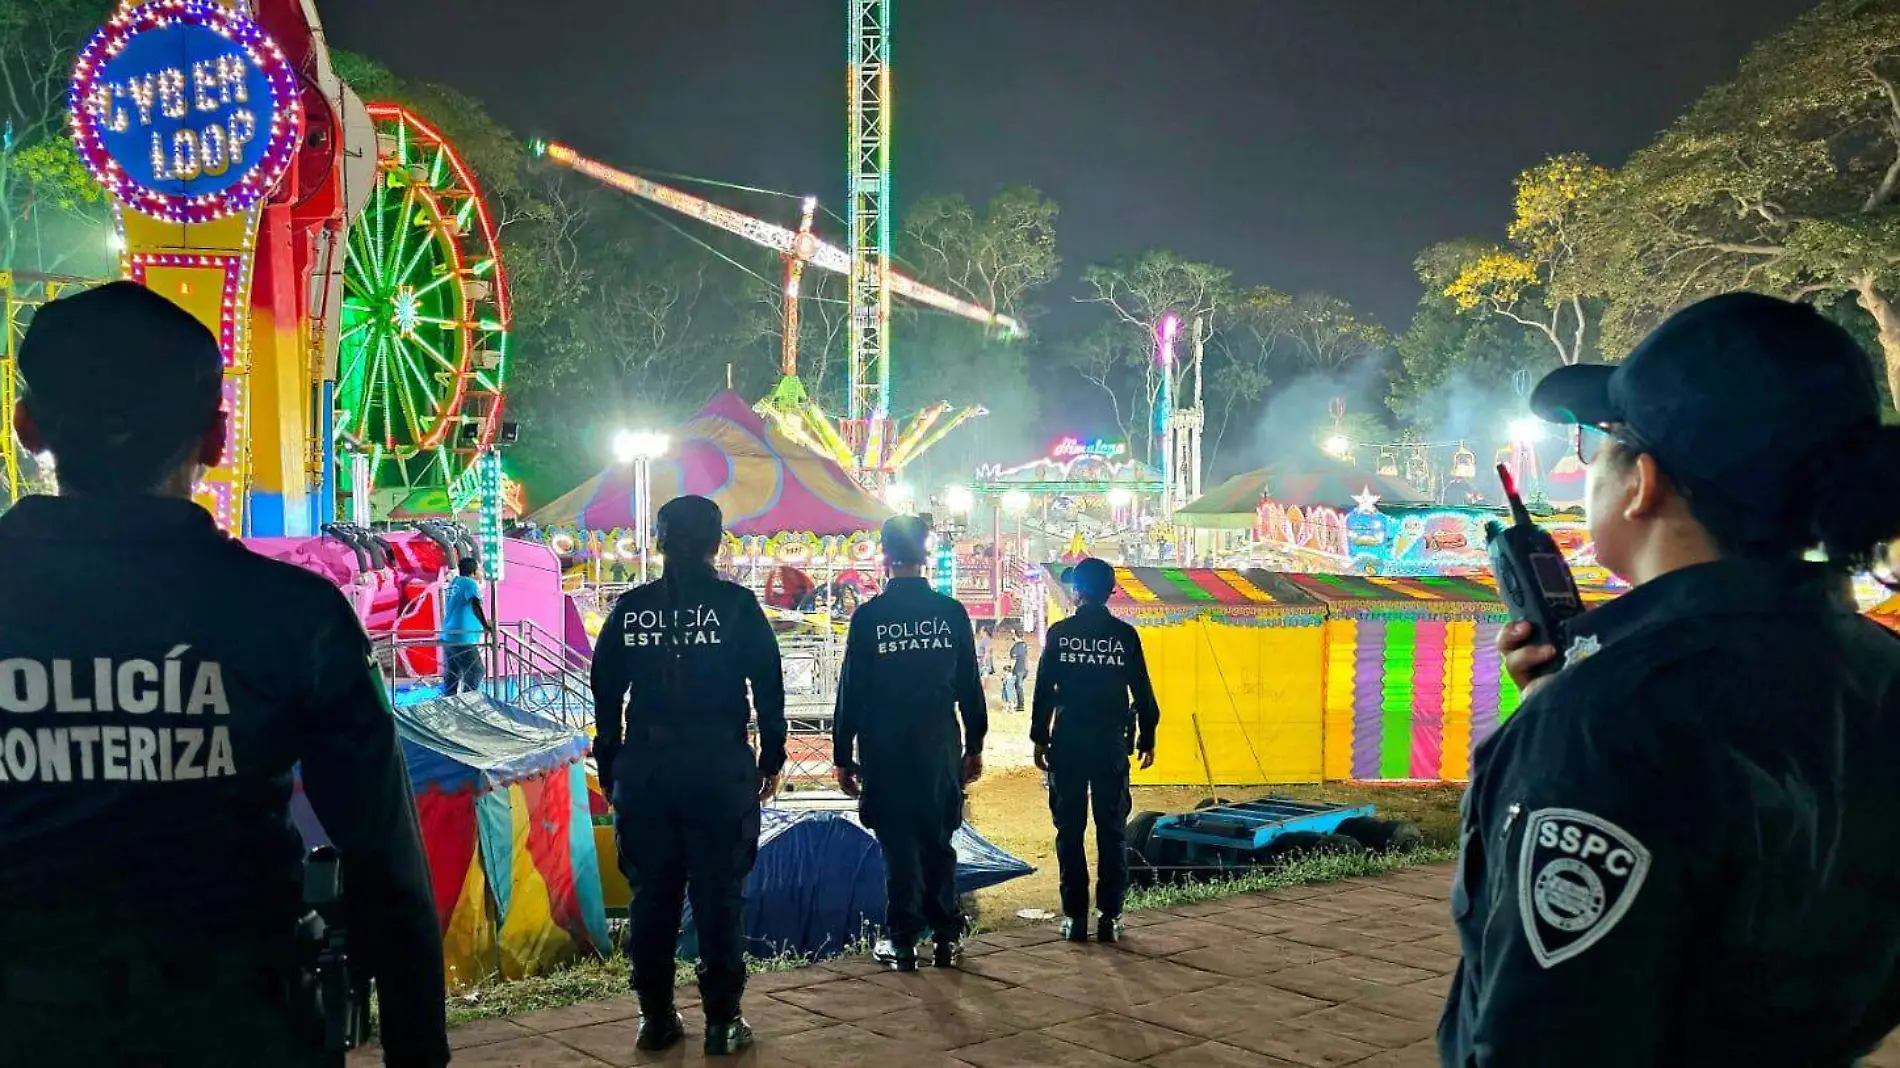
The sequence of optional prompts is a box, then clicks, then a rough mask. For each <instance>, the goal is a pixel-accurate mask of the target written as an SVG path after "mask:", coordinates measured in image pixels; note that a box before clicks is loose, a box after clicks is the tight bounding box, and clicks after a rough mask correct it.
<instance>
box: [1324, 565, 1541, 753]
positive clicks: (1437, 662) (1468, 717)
mask: <svg viewBox="0 0 1900 1068" xmlns="http://www.w3.org/2000/svg"><path fill="white" fill-rule="evenodd" d="M1289 578H1290V579H1291V581H1292V582H1293V583H1294V584H1295V585H1297V586H1299V587H1300V588H1301V589H1302V590H1304V591H1306V592H1307V593H1310V594H1311V595H1312V596H1313V597H1314V598H1315V599H1317V600H1318V601H1320V602H1321V603H1322V604H1324V605H1325V606H1326V613H1327V620H1326V624H1325V630H1326V697H1325V715H1324V722H1325V750H1326V778H1327V779H1428V780H1438V779H1443V780H1463V779H1466V778H1469V777H1470V774H1471V750H1472V747H1473V746H1475V745H1477V744H1478V743H1479V742H1481V741H1483V740H1484V739H1485V738H1487V737H1489V736H1490V734H1491V732H1492V731H1494V730H1496V729H1497V726H1498V724H1499V723H1501V722H1503V721H1504V720H1505V719H1506V718H1508V717H1509V716H1510V714H1511V712H1512V711H1513V710H1515V709H1516V708H1517V703H1518V693H1517V687H1516V686H1515V685H1514V684H1513V683H1512V682H1511V678H1510V675H1509V673H1508V672H1506V671H1505V670H1504V664H1503V659H1502V658H1501V657H1500V656H1499V655H1498V652H1497V646H1496V644H1495V643H1496V641H1497V636H1498V631H1499V630H1501V629H1502V628H1503V627H1504V624H1505V623H1506V622H1507V617H1506V615H1505V612H1504V607H1503V606H1502V605H1501V604H1499V603H1498V600H1497V595H1496V594H1495V593H1494V592H1493V591H1492V590H1491V588H1490V587H1488V586H1486V585H1484V584H1482V583H1479V582H1475V581H1473V580H1470V579H1463V578H1438V577H1426V578H1407V579H1401V578H1364V577H1360V576H1357V575H1293V576H1289Z"/></svg>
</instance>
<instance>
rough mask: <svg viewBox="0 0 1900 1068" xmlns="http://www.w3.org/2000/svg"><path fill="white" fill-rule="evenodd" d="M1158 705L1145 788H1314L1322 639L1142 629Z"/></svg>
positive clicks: (1180, 626)
mask: <svg viewBox="0 0 1900 1068" xmlns="http://www.w3.org/2000/svg"><path fill="white" fill-rule="evenodd" d="M1136 631H1137V633H1138V634H1139V635H1140V637H1141V646H1142V652H1143V653H1144V654H1145V655H1146V657H1147V660H1148V669H1149V673H1150V675H1151V676H1152V677H1153V679H1154V683H1155V697H1156V699H1157V701H1158V702H1159V703H1160V705H1161V725H1160V727H1159V729H1158V730H1157V731H1156V736H1155V766H1154V767H1153V768H1150V769H1148V770H1147V771H1136V772H1135V775H1134V781H1135V782H1137V783H1140V784H1143V785H1150V786H1159V785H1176V784H1192V783H1211V784H1216V785H1221V784H1242V783H1245V784H1255V783H1275V782H1315V781H1317V780H1318V779H1319V778H1320V775H1321V770H1322V769H1321V738H1322V732H1321V720H1320V695H1321V691H1322V670H1321V669H1322V665H1323V662H1324V656H1323V653H1322V649H1323V630H1322V628H1321V627H1320V626H1319V625H1318V624H1317V623H1316V622H1301V623H1298V624H1295V625H1290V626H1261V625H1259V624H1258V623H1255V622H1251V621H1249V622H1247V623H1235V622H1226V621H1223V620H1222V619H1220V618H1219V617H1203V618H1197V619H1190V620H1185V621H1182V622H1179V623H1155V624H1152V625H1142V624H1141V623H1139V622H1137V624H1136Z"/></svg>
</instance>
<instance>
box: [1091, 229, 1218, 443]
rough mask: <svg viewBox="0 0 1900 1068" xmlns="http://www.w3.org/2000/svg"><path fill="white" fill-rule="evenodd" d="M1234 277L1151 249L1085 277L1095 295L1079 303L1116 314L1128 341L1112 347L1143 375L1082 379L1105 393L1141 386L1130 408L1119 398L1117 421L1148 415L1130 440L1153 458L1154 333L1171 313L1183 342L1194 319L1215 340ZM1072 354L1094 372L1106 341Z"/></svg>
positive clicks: (1157, 387) (1157, 376)
mask: <svg viewBox="0 0 1900 1068" xmlns="http://www.w3.org/2000/svg"><path fill="white" fill-rule="evenodd" d="M1232 278H1233V272H1231V271H1229V270H1227V269H1226V268H1224V267H1216V266H1214V265H1213V264H1211V263H1196V262H1193V261H1191V260H1184V259H1182V258H1181V257H1180V256H1179V255H1177V254H1175V253H1173V252H1170V251H1168V250H1166V249H1149V250H1147V251H1146V252H1143V253H1142V254H1141V255H1139V256H1137V257H1135V258H1134V259H1131V260H1123V261H1120V262H1117V263H1111V264H1102V265H1098V266H1094V267H1090V268H1089V269H1088V270H1087V271H1085V272H1083V275H1082V280H1083V281H1084V282H1085V283H1087V285H1088V286H1089V288H1090V289H1092V290H1093V291H1094V295H1092V296H1088V297H1082V298H1079V299H1081V300H1082V301H1084V302H1085V303H1090V304H1099V305H1101V306H1103V307H1105V308H1107V309H1109V310H1110V311H1111V312H1113V313H1114V316H1115V318H1116V319H1117V320H1118V321H1119V322H1120V323H1121V325H1122V327H1123V328H1124V329H1123V331H1122V332H1123V333H1124V334H1128V335H1130V337H1129V339H1128V340H1127V341H1126V342H1125V343H1123V344H1120V345H1117V346H1113V347H1112V348H1114V349H1115V350H1116V351H1119V352H1120V353H1121V354H1122V359H1123V360H1124V362H1125V363H1126V365H1127V366H1128V367H1129V368H1130V369H1139V374H1138V375H1132V376H1102V375H1093V376H1092V375H1090V374H1088V373H1086V372H1085V373H1084V377H1085V378H1088V379H1089V380H1090V381H1092V382H1095V384H1096V385H1097V386H1098V387H1100V388H1103V389H1108V388H1109V386H1107V385H1106V384H1104V383H1105V381H1108V380H1116V381H1120V382H1123V383H1124V384H1125V383H1127V382H1131V381H1132V382H1138V383H1139V388H1140V392H1139V394H1138V395H1137V396H1135V397H1130V398H1128V399H1127V402H1126V403H1124V401H1123V399H1122V398H1119V397H1118V398H1117V401H1116V411H1117V420H1118V421H1120V420H1121V419H1122V418H1123V416H1122V413H1123V412H1126V413H1127V416H1128V418H1129V419H1130V420H1132V419H1133V418H1135V417H1136V416H1137V415H1138V414H1140V413H1142V412H1145V413H1146V414H1147V416H1148V418H1147V419H1146V420H1144V421H1143V422H1142V423H1140V424H1139V426H1140V429H1141V431H1142V433H1141V436H1140V437H1139V438H1131V444H1132V443H1133V442H1134V441H1140V442H1142V443H1143V446H1144V451H1145V454H1146V455H1147V456H1149V458H1150V459H1152V458H1153V454H1154V445H1155V442H1154V435H1153V425H1154V418H1153V415H1154V409H1155V405H1156V403H1158V400H1159V395H1160V391H1161V368H1160V367H1159V366H1157V365H1156V363H1155V361H1154V360H1152V359H1150V358H1148V355H1147V354H1148V353H1151V352H1152V351H1153V347H1154V344H1155V333H1156V329H1157V328H1158V327H1159V326H1160V324H1161V322H1162V320H1163V319H1164V318H1165V317H1166V316H1168V315H1170V314H1172V315H1174V316H1176V317H1177V318H1178V319H1179V320H1180V323H1181V335H1180V336H1181V337H1182V338H1184V339H1185V338H1187V337H1188V336H1189V328H1190V326H1191V324H1192V323H1193V322H1194V321H1195V320H1196V319H1206V320H1208V321H1209V329H1210V336H1211V329H1212V327H1213V325H1214V324H1213V323H1212V319H1213V317H1214V314H1215V312H1216V311H1217V310H1219V309H1220V308H1222V307H1224V306H1225V305H1226V304H1227V302H1228V300H1229V286H1230V282H1231V279H1232ZM1180 351H1182V350H1177V353H1179V352H1180ZM1071 355H1072V357H1073V358H1077V359H1083V360H1085V361H1087V363H1088V365H1089V366H1091V367H1096V366H1097V365H1098V364H1099V362H1100V360H1101V358H1102V357H1103V350H1102V342H1101V341H1100V339H1089V340H1085V341H1084V342H1083V344H1082V346H1081V347H1080V348H1077V349H1073V350H1071ZM1071 366H1077V367H1078V369H1080V367H1079V365H1077V364H1074V363H1071ZM1098 369H1099V368H1098ZM1098 378H1100V379H1102V380H1101V381H1098V380H1097V379H1098Z"/></svg>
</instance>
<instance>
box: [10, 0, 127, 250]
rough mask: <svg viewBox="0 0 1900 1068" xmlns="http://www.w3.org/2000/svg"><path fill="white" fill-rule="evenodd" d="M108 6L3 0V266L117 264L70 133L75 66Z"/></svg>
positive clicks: (68, 0) (96, 195) (100, 201)
mask: <svg viewBox="0 0 1900 1068" xmlns="http://www.w3.org/2000/svg"><path fill="white" fill-rule="evenodd" d="M107 7H108V5H106V4H103V3H100V2H96V0H95V2H88V0H0V267H14V268H19V269H25V270H33V271H42V272H47V273H56V272H74V273H87V274H100V273H103V272H104V271H106V270H108V269H109V268H110V265H111V255H110V250H109V249H108V248H107V247H106V242H105V235H106V230H105V224H106V205H105V197H104V195H103V194H102V193H101V192H100V191H99V189H98V187H97V186H96V185H95V184H94V183H93V182H92V179H91V177H90V176H89V175H87V174H86V173H85V170H84V169H83V168H82V167H80V165H79V159H78V156H77V154H76V153H75V152H74V151H73V148H72V143H71V141H70V140H69V139H68V138H67V135H66V124H67V116H66V88H67V85H68V83H69V82H70V80H71V78H72V73H73V64H74V63H75V62H76V60H77V58H78V55H79V48H80V46H81V45H82V44H84V43H85V41H86V38H87V37H88V36H89V35H90V34H91V33H92V32H93V30H94V29H95V28H97V27H98V25H99V22H100V20H101V19H102V18H103V17H104V16H105V15H106V14H107V11H106V8H107Z"/></svg>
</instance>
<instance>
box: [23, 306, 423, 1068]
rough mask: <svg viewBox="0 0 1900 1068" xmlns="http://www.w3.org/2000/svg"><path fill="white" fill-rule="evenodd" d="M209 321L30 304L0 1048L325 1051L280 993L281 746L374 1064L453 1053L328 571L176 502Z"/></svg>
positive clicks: (306, 1057) (405, 816)
mask: <svg viewBox="0 0 1900 1068" xmlns="http://www.w3.org/2000/svg"><path fill="white" fill-rule="evenodd" d="M223 367H224V361H223V357H222V355H221V354H220V352H219V349H218V342H217V339H216V338H215V337H214V336H213V335H212V334H211V332H210V331H209V330H206V329H205V328H204V327H203V326H202V325H200V324H199V323H198V322H197V320H195V319H193V318H192V317H191V316H190V315H188V314H186V313H185V312H184V311H182V310H180V309H179V308H177V307H176V306H174V305H173V304H171V303H170V302H168V301H166V300H165V299H164V298H162V297H159V296H157V295H156V294H154V293H152V292H150V291H148V290H146V289H144V288H142V287H140V286H138V285H134V284H132V283H130V282H116V283H113V284H111V285H107V286H102V287H100V288H97V289H93V290H89V291H87V292H84V293H80V294H78V295H75V296H72V297H67V298H65V299H62V300H57V301H54V302H52V303H50V304H47V305H46V306H44V307H42V308H41V309H40V310H39V312H38V314H37V315H35V317H34V319H33V324H32V327H31V329H30V330H29V331H28V332H27V335H26V337H25V339H24V341H23V342H22V343H21V347H20V354H19V369H20V373H21V377H22V380H23V384H24V386H25V397H24V400H23V401H22V402H21V404H20V406H19V408H18V411H17V413H16V418H17V426H18V429H19V436H20V440H21V443H22V444H24V445H25V446H26V448H28V449H30V450H32V451H34V452H50V453H51V454H52V456H53V458H54V460H55V462H56V465H57V470H58V478H59V485H60V496H58V497H27V498H25V499H23V500H21V501H20V502H19V504H17V505H16V506H15V507H14V508H13V509H12V510H11V511H9V512H7V513H6V515H5V516H0V560H4V561H5V564H4V566H0V858H4V859H0V1064H8V1065H13V1064H18V1065H34V1066H36V1068H54V1066H59V1065H68V1064H70V1065H87V1066H117V1065H125V1064H137V1065H165V1066H185V1065H191V1066H200V1065H204V1066H220V1065H232V1066H238V1065H242V1066H246V1068H248V1066H253V1065H261V1064H269V1065H287V1066H296V1065H320V1064H328V1063H340V1060H341V1059H340V1058H338V1057H334V1056H332V1057H330V1058H327V1059H326V1058H325V1056H324V1055H323V1054H322V1052H321V1046H322V1039H321V1032H320V1028H319V1025H318V1021H317V1020H316V1019H315V1012H314V1007H313V1006H312V1005H311V1004H310V999H308V998H306V997H305V996H303V995H302V994H301V993H300V992H299V991H300V990H302V989H304V988H303V985H302V978H303V977H302V975H301V968H300V965H299V961H298V944H297V938H296V925H297V920H298V918H299V917H300V916H301V915H302V913H303V906H302V901H301V878H302V863H301V861H302V852H303V851H302V847H301V844H300V842H299V839H298V836H297V832H296V831H295V830H293V829H292V828H291V825H290V822H289V820H288V816H287V813H288V809H289V804H290V797H291V788H292V780H291V769H292V767H293V766H294V765H297V764H299V763H301V764H302V774H303V786H304V791H305V793H306V794H307V795H308V796H309V799H310V804H311V807H312V808H313V809H314V810H315V812H316V814H317V816H318V818H319V819H321V820H322V822H323V826H324V829H325V830H326V831H327V832H328V834H329V836H330V838H331V839H332V840H333V842H334V843H335V845H336V846H337V848H338V849H339V851H340V852H341V854H342V858H343V867H344V870H345V880H346V883H347V887H346V892H347V903H346V910H347V920H348V930H349V936H350V946H349V949H350V953H351V956H352V957H353V958H354V961H355V963H356V964H357V965H358V966H359V967H363V968H367V969H368V970H369V972H370V973H372V974H373V975H374V976H375V978H376V980H377V982H378V984H379V988H380V997H381V1002H382V1044H383V1055H384V1058H385V1063H387V1064H389V1065H405V1066H408V1065H414V1066H431V1068H432V1066H437V1065H443V1064H447V1063H448V1061H449V1049H448V1041H447V1035H446V1029H445V1025H444V1022H443V974H442V939H441V935H440V931H439V929H438V927H437V920H436V912H435V899H434V896H433V894H432V893H431V891H430V886H429V872H428V867H427V865H426V863H425V862H424V859H423V854H422V843H421V836H420V835H419V833H418V832H417V828H416V810H415V804H414V801H413V799H412V798H411V796H410V790H409V779H408V775H407V773H406V772H405V770H404V767H403V761H402V755H401V750H400V749H399V748H398V744H397V739H396V727H395V723H394V720H393V719H392V718H391V716H390V711H389V706H388V703H387V700H386V696H385V689H384V683H383V680H382V678H381V676H380V675H379V674H378V672H377V670H376V668H375V666H374V663H373V662H372V660H371V658H370V646H369V640H368V638H367V636H366V635H365V634H364V632H363V628H362V625H361V624H360V623H359V622H358V621H357V618H356V616H355V614H354V613H353V612H352V611H351V609H350V606H349V603H348V602H347V601H345V600H344V598H343V595H342V593H340V592H339V591H338V590H337V589H336V587H334V586H332V585H331V584H330V583H328V582H326V581H325V580H323V579H322V578H319V577H318V576H316V575H312V574H310V573H308V572H305V571H303V570H300V569H298V568H296V567H292V566H289V565H286V564H281V563H277V562H275V561H272V560H267V559H265V558H263V557H261V556H257V555H255V554H253V553H251V552H250V551H248V550H246V549H245V548H244V546H243V545H241V544H240V543H238V542H236V541H234V540H232V539H230V538H228V537H226V536H225V535H224V534H222V533H221V532H220V531H219V530H218V528H217V526H216V525H215V524H214V523H213V520H212V517H211V516H210V515H209V514H208V513H207V512H206V511H205V510H204V509H203V508H200V507H199V506H198V505H196V504H194V503H193V502H192V500H191V493H192V487H193V486H194V485H195V484H196V483H197V481H198V480H199V478H200V477H202V475H203V473H204V471H205V469H206V468H208V467H211V466H213V465H215V464H217V463H218V462H219V460H220V458H221V457H222V456H223V455H224V452H225V446H226V441H225V419H224V417H223V415H222V414H221V413H220V412H219V398H220V396H221V395H222V376H223Z"/></svg>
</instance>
